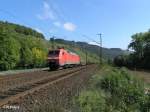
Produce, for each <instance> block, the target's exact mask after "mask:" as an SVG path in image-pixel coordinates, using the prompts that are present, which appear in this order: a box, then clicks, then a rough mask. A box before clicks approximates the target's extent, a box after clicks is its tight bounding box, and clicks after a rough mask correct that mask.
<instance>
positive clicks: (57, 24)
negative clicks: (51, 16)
mask: <svg viewBox="0 0 150 112" xmlns="http://www.w3.org/2000/svg"><path fill="white" fill-rule="evenodd" d="M53 24H54V25H55V26H56V27H61V23H60V22H59V21H56V22H54V23H53Z"/></svg>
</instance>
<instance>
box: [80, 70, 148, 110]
mask: <svg viewBox="0 0 150 112" xmlns="http://www.w3.org/2000/svg"><path fill="white" fill-rule="evenodd" d="M101 74H103V76H101ZM90 85H91V86H90V88H88V89H89V90H88V91H87V92H83V93H81V94H80V95H79V97H78V100H77V101H78V104H79V107H80V109H81V111H82V112H84V111H85V110H87V109H89V111H87V112H93V111H92V109H95V106H96V107H98V108H97V109H101V111H95V112H149V109H150V106H149V104H150V100H149V96H148V95H146V94H145V93H144V83H143V82H142V81H141V80H139V79H137V78H135V77H133V76H131V75H130V74H129V73H128V72H127V71H126V69H125V68H122V69H120V70H119V69H114V68H109V69H108V68H107V69H105V71H104V72H101V73H100V74H97V75H95V76H94V77H93V78H92V80H91V84H90ZM89 91H90V92H89ZM95 91H96V92H95ZM102 94H103V95H102ZM98 101H99V102H100V103H102V104H100V103H99V102H98ZM85 112H86V111H85Z"/></svg>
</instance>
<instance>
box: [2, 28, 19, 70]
mask: <svg viewBox="0 0 150 112" xmlns="http://www.w3.org/2000/svg"><path fill="white" fill-rule="evenodd" d="M19 50H20V44H19V42H18V41H17V40H15V39H14V38H13V37H11V35H9V34H7V32H6V29H4V28H2V29H0V70H8V69H12V68H14V67H15V66H16V65H17V63H18V62H19V59H20V54H19Z"/></svg>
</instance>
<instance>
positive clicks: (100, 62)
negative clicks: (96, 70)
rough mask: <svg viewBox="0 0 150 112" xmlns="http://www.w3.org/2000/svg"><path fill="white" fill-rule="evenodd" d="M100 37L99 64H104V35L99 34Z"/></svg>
mask: <svg viewBox="0 0 150 112" xmlns="http://www.w3.org/2000/svg"><path fill="white" fill-rule="evenodd" d="M97 35H99V38H100V43H99V44H100V46H99V64H102V34H101V33H99V34H97Z"/></svg>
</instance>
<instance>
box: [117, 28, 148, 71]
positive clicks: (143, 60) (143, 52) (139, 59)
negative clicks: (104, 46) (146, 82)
mask: <svg viewBox="0 0 150 112" xmlns="http://www.w3.org/2000/svg"><path fill="white" fill-rule="evenodd" d="M128 48H129V49H131V50H132V51H133V52H132V53H131V54H130V55H128V56H127V58H126V59H125V60H124V56H119V57H116V58H115V60H114V63H115V65H117V66H127V67H129V68H135V67H136V68H144V69H150V31H148V32H144V33H137V34H135V35H133V36H132V41H131V43H130V44H129V46H128ZM120 57H121V59H120Z"/></svg>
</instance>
